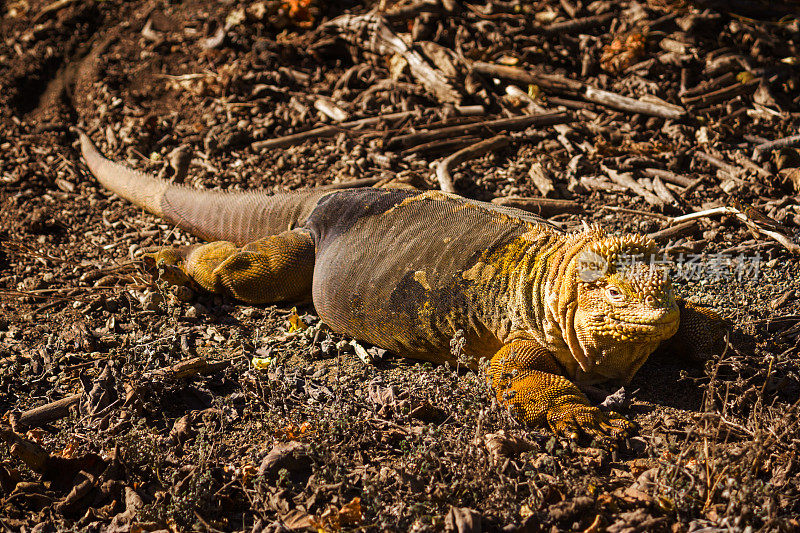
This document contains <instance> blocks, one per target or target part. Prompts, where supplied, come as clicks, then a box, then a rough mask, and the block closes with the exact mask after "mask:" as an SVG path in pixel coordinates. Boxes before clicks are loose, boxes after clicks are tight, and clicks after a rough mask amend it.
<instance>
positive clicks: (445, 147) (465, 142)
mask: <svg viewBox="0 0 800 533" xmlns="http://www.w3.org/2000/svg"><path fill="white" fill-rule="evenodd" d="M480 140H481V138H480V137H475V136H474V135H466V136H464V137H456V138H455V139H439V140H436V141H431V142H429V143H424V144H418V145H417V146H413V147H411V148H407V149H405V150H401V151H400V155H401V156H407V155H411V154H424V153H430V152H444V151H447V152H452V151H453V150H454V149H455V150H461V149H462V148H464V147H465V146H469V145H470V144H475V143H476V142H479V141H480Z"/></svg>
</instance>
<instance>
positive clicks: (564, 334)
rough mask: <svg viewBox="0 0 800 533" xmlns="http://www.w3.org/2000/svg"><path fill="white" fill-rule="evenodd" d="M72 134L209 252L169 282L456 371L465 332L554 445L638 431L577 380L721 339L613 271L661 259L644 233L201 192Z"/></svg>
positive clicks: (171, 265) (413, 201) (647, 287)
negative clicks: (307, 319)
mask: <svg viewBox="0 0 800 533" xmlns="http://www.w3.org/2000/svg"><path fill="white" fill-rule="evenodd" d="M76 131H78V130H76ZM78 133H79V137H80V145H81V151H82V153H83V158H84V160H85V161H86V164H87V166H88V168H89V170H90V171H91V173H92V174H93V175H94V176H95V177H96V178H97V179H98V180H99V181H100V183H101V184H102V185H103V186H104V187H105V188H107V189H109V190H110V191H112V192H114V193H116V194H118V195H119V196H121V197H123V198H125V199H127V200H129V201H131V202H133V203H134V204H136V205H137V206H140V207H142V208H144V209H146V210H147V211H149V212H151V213H154V214H155V215H158V216H159V217H162V218H163V219H165V220H167V221H168V222H170V223H171V224H175V225H176V226H178V227H180V228H183V229H185V230H187V231H189V232H190V233H192V234H194V235H196V236H197V237H200V238H202V239H204V240H206V241H210V242H209V243H207V244H201V245H194V246H186V247H175V248H164V249H162V250H160V251H158V252H157V253H155V254H153V255H152V256H151V258H152V259H153V260H154V261H155V262H156V263H157V264H158V266H159V267H160V272H162V274H163V275H165V276H166V277H167V278H168V279H170V280H172V281H174V282H176V283H185V282H189V281H190V280H191V282H193V283H195V284H196V285H198V286H200V287H202V288H203V289H205V290H207V291H209V292H211V293H215V294H223V295H228V296H231V297H233V298H235V299H237V300H240V301H242V302H247V303H251V304H270V303H282V302H296V303H302V302H312V303H313V305H314V307H315V309H316V312H317V313H318V314H319V316H320V318H321V319H322V320H323V321H324V323H325V324H327V325H328V326H329V327H330V328H331V329H332V330H333V331H335V332H338V333H342V334H345V335H349V336H351V337H355V338H357V339H360V340H362V341H366V342H369V343H372V344H374V345H377V346H380V347H382V348H385V349H387V350H389V351H391V352H394V353H396V354H398V355H401V356H406V357H411V358H416V359H422V360H426V361H433V362H436V363H453V362H454V356H453V354H452V353H451V345H450V341H451V339H452V338H454V336H456V335H457V332H461V333H458V334H459V335H463V338H464V340H465V344H464V348H463V352H464V355H466V356H467V357H468V358H470V359H471V360H473V361H480V360H482V359H489V360H490V363H489V367H488V376H489V379H490V380H491V384H492V387H493V389H494V391H495V393H496V394H497V399H498V401H499V402H500V403H502V404H503V405H506V406H508V407H509V408H511V409H512V411H513V412H514V413H515V414H516V415H517V416H518V418H520V419H521V420H523V421H524V422H526V423H529V424H532V425H541V426H544V425H548V426H549V427H550V428H551V429H552V430H553V431H554V432H556V433H557V434H560V435H563V436H569V437H571V438H578V436H579V435H580V434H588V435H589V436H592V437H596V438H599V439H601V440H614V439H617V438H619V437H623V436H626V435H629V434H630V433H631V432H632V431H633V430H634V428H635V424H633V423H632V422H630V421H628V420H627V419H625V418H624V417H622V416H621V415H619V414H616V413H613V412H612V413H605V412H603V411H601V410H600V409H598V408H597V407H594V406H592V405H591V404H590V402H589V401H588V399H587V398H586V397H585V396H584V394H583V393H582V392H581V391H580V390H579V388H578V387H577V386H576V385H575V383H573V382H576V383H595V382H600V381H605V380H619V381H622V382H629V381H630V380H631V379H632V377H633V375H634V374H635V373H636V371H637V370H638V369H639V368H640V367H641V366H642V364H643V363H644V362H645V360H646V359H647V358H648V356H649V355H650V354H651V353H652V352H653V351H654V350H655V349H656V348H657V347H658V346H659V344H661V343H663V342H665V341H668V340H669V341H676V344H675V346H677V347H678V348H676V349H679V350H681V351H688V352H691V351H693V352H695V353H697V352H704V351H706V350H707V349H708V348H709V347H710V344H711V342H712V341H713V340H714V339H716V338H718V337H720V335H721V332H722V331H723V321H722V320H721V319H720V318H719V317H718V316H717V315H716V314H715V313H714V312H713V311H710V310H708V309H706V308H703V307H698V306H695V305H693V304H691V303H689V302H686V301H683V300H680V299H677V298H676V297H675V296H674V294H673V289H672V286H671V284H670V279H669V276H668V274H667V273H666V272H665V271H664V270H663V268H658V266H656V265H652V264H644V263H632V264H631V265H630V266H629V267H627V268H622V267H621V266H620V263H621V262H624V261H623V259H624V257H625V256H636V255H640V254H644V255H645V256H647V255H649V254H651V253H654V252H655V251H656V249H655V243H654V242H653V241H651V240H650V239H648V238H645V237H643V236H640V235H633V234H629V235H623V236H617V235H610V234H608V233H606V231H604V230H603V229H602V228H600V227H599V226H596V225H595V226H588V227H586V228H585V229H584V230H583V231H580V232H574V233H567V232H564V231H561V230H560V229H558V228H557V227H555V226H554V225H553V224H551V223H549V222H547V221H546V220H544V219H541V218H539V217H536V216H534V215H532V214H530V213H527V212H525V211H522V210H518V209H513V208H506V207H501V206H496V205H493V204H490V203H484V202H479V201H474V200H470V199H466V198H463V197H460V196H457V195H453V194H446V193H442V192H439V191H427V192H421V191H414V190H403V189H381V188H363V189H342V190H320V189H311V190H306V191H299V192H290V193H282V194H273V195H271V194H269V193H267V192H266V191H259V190H255V191H230V192H226V191H207V190H198V189H193V188H189V187H185V186H180V185H173V184H171V183H169V182H168V181H166V180H161V179H158V178H156V177H154V176H151V175H148V174H146V173H142V172H138V171H135V170H131V169H129V168H127V167H125V166H123V165H121V164H118V163H115V162H112V161H110V160H108V159H106V158H105V157H104V156H103V155H101V154H100V152H99V151H98V150H97V148H96V147H95V146H94V145H93V144H92V141H91V140H90V139H89V137H88V136H87V135H86V134H85V133H83V132H82V131H78Z"/></svg>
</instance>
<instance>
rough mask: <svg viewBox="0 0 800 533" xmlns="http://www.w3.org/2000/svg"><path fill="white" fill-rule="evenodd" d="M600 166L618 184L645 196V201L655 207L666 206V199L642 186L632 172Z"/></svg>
mask: <svg viewBox="0 0 800 533" xmlns="http://www.w3.org/2000/svg"><path fill="white" fill-rule="evenodd" d="M600 168H602V169H603V172H605V173H606V174H608V177H609V179H610V180H611V181H613V182H614V183H616V184H617V185H621V186H622V187H625V188H626V189H628V190H629V191H631V192H633V193H635V194H638V195H639V196H641V197H642V198H644V201H645V202H647V203H648V204H650V205H652V206H655V207H664V205H665V202H664V200H662V199H661V198H659V197H658V196H656V195H655V194H653V193H651V192H650V191H648V190H647V189H645V188H644V187H642V185H641V184H640V183H639V182H638V181H636V180H635V179H633V175H632V174H631V173H629V172H618V171H616V170H614V169H613V168H609V167H607V166H605V165H600Z"/></svg>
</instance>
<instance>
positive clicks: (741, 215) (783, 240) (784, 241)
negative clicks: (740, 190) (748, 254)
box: [672, 206, 800, 255]
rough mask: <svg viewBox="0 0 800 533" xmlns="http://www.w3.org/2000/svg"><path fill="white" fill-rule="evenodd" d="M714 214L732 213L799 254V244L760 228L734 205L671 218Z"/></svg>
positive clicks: (750, 226) (687, 218) (681, 219)
mask: <svg viewBox="0 0 800 533" xmlns="http://www.w3.org/2000/svg"><path fill="white" fill-rule="evenodd" d="M716 215H733V216H735V217H736V218H738V219H739V220H741V221H742V222H744V224H745V225H746V226H747V227H748V228H751V229H754V230H756V231H757V232H759V233H761V234H763V235H766V236H767V237H770V238H771V239H774V240H775V241H777V242H778V243H779V244H781V245H782V246H783V247H784V248H786V249H787V250H788V251H789V252H791V253H793V254H795V255H800V246H798V245H797V244H796V243H795V242H793V241H792V240H791V239H790V238H789V237H787V236H786V235H784V234H783V233H780V232H778V231H773V230H770V229H766V228H762V227H761V226H759V225H758V224H757V223H755V222H754V221H753V220H752V219H751V218H750V217H748V216H747V214H745V213H743V212H742V211H740V210H738V209H736V208H735V207H730V206H724V207H715V208H713V209H706V210H704V211H696V212H694V213H689V214H687V215H682V216H679V217H675V218H673V219H672V222H673V223H679V222H684V221H687V220H695V219H698V218H705V217H711V216H716Z"/></svg>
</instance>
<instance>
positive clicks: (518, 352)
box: [489, 341, 636, 441]
mask: <svg viewBox="0 0 800 533" xmlns="http://www.w3.org/2000/svg"><path fill="white" fill-rule="evenodd" d="M560 374H561V370H560V368H559V366H558V364H557V363H556V360H555V357H554V356H553V355H552V353H550V352H549V351H548V350H547V349H545V348H544V347H542V346H541V345H539V343H537V342H535V341H515V342H512V343H510V344H507V345H505V346H503V348H501V349H500V350H499V351H498V352H497V353H496V354H495V355H494V357H492V360H491V363H490V365H489V376H490V378H491V380H492V387H493V388H494V390H495V392H496V394H497V400H498V401H499V402H500V403H501V404H503V405H506V406H507V407H509V408H511V409H512V411H513V412H515V414H516V415H517V416H518V418H520V419H521V420H522V421H523V422H526V423H528V424H531V425H539V426H545V425H547V426H550V428H551V429H552V430H553V431H554V432H556V433H557V434H559V435H562V436H567V437H570V438H577V437H578V436H579V435H580V434H581V433H584V434H587V435H589V436H591V437H596V438H598V439H600V440H604V441H608V440H612V439H617V438H620V437H625V436H627V435H629V434H631V433H632V432H633V430H634V429H635V428H636V425H635V424H634V423H632V422H630V421H628V420H627V419H625V418H623V417H622V416H621V415H618V414H616V413H604V412H603V411H601V410H600V409H598V408H597V407H594V406H592V405H590V404H589V400H588V399H587V398H586V396H584V394H583V393H582V392H581V391H580V390H579V389H578V387H577V386H575V384H574V383H572V382H571V381H569V380H568V379H567V378H565V377H564V376H562V375H560Z"/></svg>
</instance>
